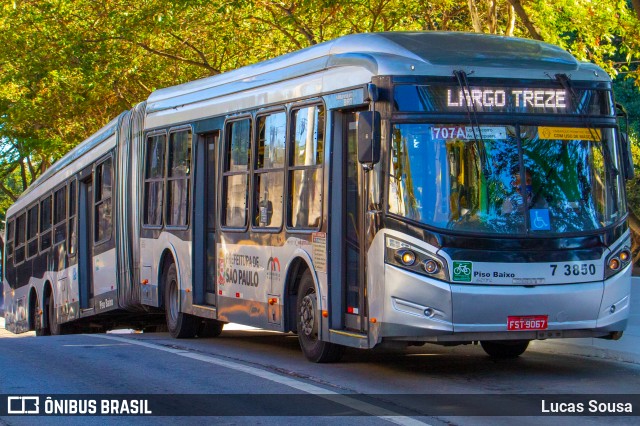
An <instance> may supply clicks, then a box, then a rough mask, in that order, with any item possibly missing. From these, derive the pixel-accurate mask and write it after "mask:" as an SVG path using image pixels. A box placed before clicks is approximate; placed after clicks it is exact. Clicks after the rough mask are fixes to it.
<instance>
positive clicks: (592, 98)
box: [394, 84, 614, 115]
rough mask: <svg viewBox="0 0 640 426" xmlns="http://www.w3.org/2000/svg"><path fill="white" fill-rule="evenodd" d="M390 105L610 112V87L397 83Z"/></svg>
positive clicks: (406, 109)
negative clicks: (573, 87) (568, 88)
mask: <svg viewBox="0 0 640 426" xmlns="http://www.w3.org/2000/svg"><path fill="white" fill-rule="evenodd" d="M394 106H395V108H396V110H397V111H402V112H443V113H446V112H464V113H468V112H469V111H470V110H471V111H475V112H477V113H514V114H584V115H613V113H614V111H613V99H612V95H611V92H610V91H606V90H586V89H575V90H574V91H573V93H569V92H568V91H567V90H565V89H564V88H544V87H504V86H495V87H477V86H471V87H466V88H462V87H460V86H457V85H455V86H446V85H408V84H407V85H397V86H396V87H395V88H394Z"/></svg>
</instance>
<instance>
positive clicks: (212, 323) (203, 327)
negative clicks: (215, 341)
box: [198, 320, 224, 338]
mask: <svg viewBox="0 0 640 426" xmlns="http://www.w3.org/2000/svg"><path fill="white" fill-rule="evenodd" d="M223 328H224V323H223V322H222V321H217V320H204V321H202V323H201V324H200V326H199V327H198V337H203V338H206V337H218V336H219V335H220V334H221V333H222V329H223Z"/></svg>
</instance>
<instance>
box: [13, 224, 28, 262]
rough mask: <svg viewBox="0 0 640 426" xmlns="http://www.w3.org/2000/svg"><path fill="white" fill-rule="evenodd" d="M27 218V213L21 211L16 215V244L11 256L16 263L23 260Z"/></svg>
mask: <svg viewBox="0 0 640 426" xmlns="http://www.w3.org/2000/svg"><path fill="white" fill-rule="evenodd" d="M26 219H27V214H26V213H22V214H21V215H20V216H18V218H17V219H16V231H15V232H16V239H15V245H16V249H15V254H14V257H13V262H14V264H16V265H17V264H18V263H21V262H23V261H24V255H25V242H26V239H25V236H26V235H25V231H26V229H25V225H26V221H27V220H26Z"/></svg>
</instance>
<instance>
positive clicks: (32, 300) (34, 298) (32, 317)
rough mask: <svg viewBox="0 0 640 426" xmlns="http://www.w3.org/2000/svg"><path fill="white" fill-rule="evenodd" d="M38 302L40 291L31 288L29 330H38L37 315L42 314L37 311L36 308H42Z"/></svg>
mask: <svg viewBox="0 0 640 426" xmlns="http://www.w3.org/2000/svg"><path fill="white" fill-rule="evenodd" d="M37 301H38V291H37V290H36V288H35V287H33V286H31V289H30V290H29V315H28V317H27V320H28V322H29V330H35V329H36V315H40V312H37V311H36V308H42V307H41V306H40V305H37V304H36V302H37Z"/></svg>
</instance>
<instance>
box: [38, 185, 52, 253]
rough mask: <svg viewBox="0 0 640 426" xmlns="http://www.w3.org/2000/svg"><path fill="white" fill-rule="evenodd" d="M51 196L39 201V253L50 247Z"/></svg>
mask: <svg viewBox="0 0 640 426" xmlns="http://www.w3.org/2000/svg"><path fill="white" fill-rule="evenodd" d="M51 219H52V218H51V196H48V197H47V198H45V199H43V200H42V201H40V251H43V250H47V249H48V248H49V247H51Z"/></svg>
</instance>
